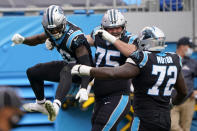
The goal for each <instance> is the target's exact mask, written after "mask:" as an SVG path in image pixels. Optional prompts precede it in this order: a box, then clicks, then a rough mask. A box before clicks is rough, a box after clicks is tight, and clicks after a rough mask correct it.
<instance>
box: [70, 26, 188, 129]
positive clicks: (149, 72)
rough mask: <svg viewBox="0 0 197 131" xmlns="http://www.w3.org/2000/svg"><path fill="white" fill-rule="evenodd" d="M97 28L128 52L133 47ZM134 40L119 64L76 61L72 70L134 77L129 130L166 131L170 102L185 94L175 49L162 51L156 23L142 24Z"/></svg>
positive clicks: (109, 76)
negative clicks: (173, 51)
mask: <svg viewBox="0 0 197 131" xmlns="http://www.w3.org/2000/svg"><path fill="white" fill-rule="evenodd" d="M99 32H100V33H102V37H103V38H105V39H106V40H109V41H111V40H112V39H114V40H113V41H114V42H113V44H114V45H116V47H117V48H118V49H121V51H122V52H124V53H126V54H127V53H128V48H130V49H129V50H134V49H133V48H131V47H129V46H127V48H120V47H123V46H122V44H124V46H125V47H126V44H125V43H124V42H122V41H120V40H115V37H113V36H112V35H110V34H109V33H107V32H106V31H103V30H100V31H99ZM111 38H112V39H111ZM135 42H138V48H139V50H136V51H131V52H130V56H129V58H128V59H127V60H126V63H125V64H124V65H122V66H120V67H115V68H109V67H100V68H93V67H89V66H85V65H75V66H74V67H73V68H72V70H71V73H72V74H73V75H74V74H78V75H85V76H93V77H95V79H96V78H97V79H128V78H133V81H132V82H133V85H134V103H133V104H134V112H135V113H134V114H135V117H134V120H133V124H132V127H131V128H132V129H131V130H132V131H169V130H170V124H171V120H170V105H171V104H173V105H177V104H180V103H181V102H182V101H183V99H184V97H185V96H186V94H187V89H186V86H185V82H184V78H183V75H182V71H181V59H180V57H179V56H178V55H177V54H175V53H168V52H162V50H163V49H165V47H166V45H165V35H164V33H163V32H162V31H161V30H160V29H159V28H157V27H145V28H144V29H143V30H142V31H141V33H140V35H139V39H138V41H135ZM117 45H119V46H117ZM120 45H121V46H120ZM172 87H174V88H175V89H176V90H177V95H176V97H175V98H173V99H172V101H171V104H170V99H171V92H172ZM122 88H124V87H122ZM106 89H107V87H106Z"/></svg>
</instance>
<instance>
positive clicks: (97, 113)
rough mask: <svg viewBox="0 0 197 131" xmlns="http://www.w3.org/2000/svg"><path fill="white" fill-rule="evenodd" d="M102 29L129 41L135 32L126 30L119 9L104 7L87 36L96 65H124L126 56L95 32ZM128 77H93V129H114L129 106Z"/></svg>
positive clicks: (96, 130) (132, 38) (93, 130)
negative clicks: (106, 8) (110, 78)
mask: <svg viewBox="0 0 197 131" xmlns="http://www.w3.org/2000/svg"><path fill="white" fill-rule="evenodd" d="M99 29H104V30H106V32H109V34H111V35H112V36H114V37H115V38H117V39H120V40H122V41H124V42H125V43H127V44H128V45H132V43H133V40H134V39H135V38H136V36H135V35H131V33H129V32H127V31H126V20H125V17H124V16H123V15H122V13H121V12H120V11H119V10H116V9H110V10H107V11H106V13H105V14H104V16H103V18H102V23H101V26H99V27H96V28H95V29H94V30H93V31H92V33H91V35H89V36H87V40H88V42H89V44H90V45H94V46H95V47H96V53H95V63H96V66H97V67H116V66H120V65H123V64H124V63H125V61H126V57H125V56H124V55H123V54H122V53H120V51H119V50H117V48H116V47H115V46H114V45H113V44H112V43H110V42H109V41H106V40H104V39H102V37H101V36H100V35H99V34H95V32H96V31H97V30H99ZM130 84H131V83H130V80H129V79H126V80H123V79H117V80H100V79H97V78H96V79H95V80H94V85H93V87H92V88H93V90H94V94H95V99H96V102H95V106H94V112H93V115H92V131H101V130H116V127H117V124H118V123H119V122H120V120H121V119H123V118H124V116H125V115H126V114H127V113H128V112H129V108H130V98H129V94H130Z"/></svg>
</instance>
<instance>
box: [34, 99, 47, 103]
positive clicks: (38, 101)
mask: <svg viewBox="0 0 197 131" xmlns="http://www.w3.org/2000/svg"><path fill="white" fill-rule="evenodd" d="M45 101H46V98H44V99H43V100H37V99H36V103H38V104H44V103H45Z"/></svg>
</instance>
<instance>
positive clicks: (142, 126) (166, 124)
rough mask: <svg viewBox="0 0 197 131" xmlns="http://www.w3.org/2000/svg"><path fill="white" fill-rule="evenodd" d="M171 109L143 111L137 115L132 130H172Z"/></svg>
mask: <svg viewBox="0 0 197 131" xmlns="http://www.w3.org/2000/svg"><path fill="white" fill-rule="evenodd" d="M170 125H171V119H170V111H159V110H158V111H151V112H148V111H143V113H142V114H141V115H140V116H139V115H138V116H137V115H135V117H134V120H133V122H132V125H131V131H170Z"/></svg>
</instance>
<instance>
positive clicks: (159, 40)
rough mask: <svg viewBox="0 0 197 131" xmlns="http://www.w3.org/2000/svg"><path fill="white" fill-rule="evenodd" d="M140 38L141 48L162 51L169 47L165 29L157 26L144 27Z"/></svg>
mask: <svg viewBox="0 0 197 131" xmlns="http://www.w3.org/2000/svg"><path fill="white" fill-rule="evenodd" d="M138 38H139V42H138V48H139V49H140V50H147V51H162V50H164V49H165V47H167V45H165V35H164V33H163V31H162V30H161V29H159V28H157V27H155V26H152V27H145V28H143V29H142V30H141V32H140V34H139V36H138Z"/></svg>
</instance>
